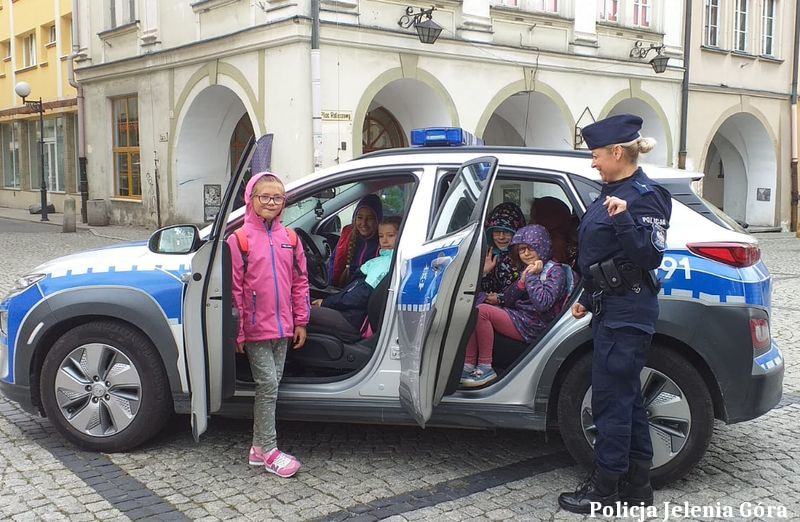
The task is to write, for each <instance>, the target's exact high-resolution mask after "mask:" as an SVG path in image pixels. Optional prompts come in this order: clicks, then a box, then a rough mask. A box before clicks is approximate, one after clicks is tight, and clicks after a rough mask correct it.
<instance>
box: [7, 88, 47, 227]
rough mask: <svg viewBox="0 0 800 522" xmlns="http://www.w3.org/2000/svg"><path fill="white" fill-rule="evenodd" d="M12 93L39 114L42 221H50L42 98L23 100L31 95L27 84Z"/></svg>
mask: <svg viewBox="0 0 800 522" xmlns="http://www.w3.org/2000/svg"><path fill="white" fill-rule="evenodd" d="M14 92H15V93H17V96H19V97H20V98H22V104H23V105H25V106H26V107H31V108H32V109H36V111H38V112H39V166H40V167H41V169H42V181H41V187H39V191H40V193H41V196H42V212H41V214H42V221H50V220H49V219H47V179H46V178H45V175H44V105H42V98H41V97H39V100H38V101H28V100H26V99H25V98H27V97H28V96H30V94H31V86H30V85H29V84H28V82H19V83H17V85H15V86H14Z"/></svg>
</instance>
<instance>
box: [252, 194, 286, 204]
mask: <svg viewBox="0 0 800 522" xmlns="http://www.w3.org/2000/svg"><path fill="white" fill-rule="evenodd" d="M253 197H254V198H258V202H259V203H261V204H262V205H269V202H270V201H272V202H274V203H275V204H276V205H280V204H282V203H283V202H284V201H286V196H267V195H266V194H258V195H256V196H253Z"/></svg>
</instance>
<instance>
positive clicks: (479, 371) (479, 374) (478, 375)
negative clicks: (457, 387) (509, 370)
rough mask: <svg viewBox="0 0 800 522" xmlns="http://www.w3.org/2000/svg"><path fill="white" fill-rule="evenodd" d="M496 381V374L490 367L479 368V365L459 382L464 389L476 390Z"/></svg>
mask: <svg viewBox="0 0 800 522" xmlns="http://www.w3.org/2000/svg"><path fill="white" fill-rule="evenodd" d="M495 379H497V373H495V371H494V369H493V368H492V367H491V366H481V365H480V364H479V365H478V366H477V367H476V368H475V370H474V371H473V372H472V374H470V376H469V377H467V378H466V379H462V380H461V385H462V386H464V387H466V388H477V387H478V386H483V385H484V384H489V383H490V382H492V381H493V380H495Z"/></svg>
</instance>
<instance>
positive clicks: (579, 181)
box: [570, 176, 600, 208]
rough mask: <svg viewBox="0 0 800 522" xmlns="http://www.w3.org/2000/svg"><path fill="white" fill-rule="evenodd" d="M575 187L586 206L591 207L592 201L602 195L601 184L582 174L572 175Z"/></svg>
mask: <svg viewBox="0 0 800 522" xmlns="http://www.w3.org/2000/svg"><path fill="white" fill-rule="evenodd" d="M570 179H571V180H572V183H573V184H574V185H575V189H577V191H578V196H580V198H581V201H582V202H583V206H584V207H587V208H588V207H589V205H591V204H592V201H594V200H595V199H597V198H598V197H599V196H600V184H599V183H596V182H594V181H591V180H588V179H586V178H584V177H581V176H570Z"/></svg>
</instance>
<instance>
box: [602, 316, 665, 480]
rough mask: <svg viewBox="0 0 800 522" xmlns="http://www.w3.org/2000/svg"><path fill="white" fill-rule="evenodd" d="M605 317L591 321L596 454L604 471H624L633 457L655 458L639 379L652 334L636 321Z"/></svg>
mask: <svg viewBox="0 0 800 522" xmlns="http://www.w3.org/2000/svg"><path fill="white" fill-rule="evenodd" d="M604 319H605V318H604V317H601V318H600V319H593V320H592V334H593V336H594V352H593V354H592V415H593V418H594V423H595V426H596V427H597V440H596V442H595V446H594V458H595V465H596V466H597V467H599V468H601V469H602V470H604V471H606V472H608V473H620V474H621V473H625V472H626V471H627V470H628V462H629V460H630V459H637V460H650V459H651V458H652V457H653V445H652V442H651V440H650V427H649V425H648V422H647V413H646V411H645V408H644V405H643V401H642V391H641V382H640V379H639V374H640V373H641V371H642V368H643V367H644V365H645V362H647V353H648V351H649V350H650V341H651V340H652V337H653V336H652V335H650V334H648V333H645V332H644V331H642V330H640V329H638V328H635V327H631V326H625V327H622V328H609V327H608V326H606V322H605V320H604Z"/></svg>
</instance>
